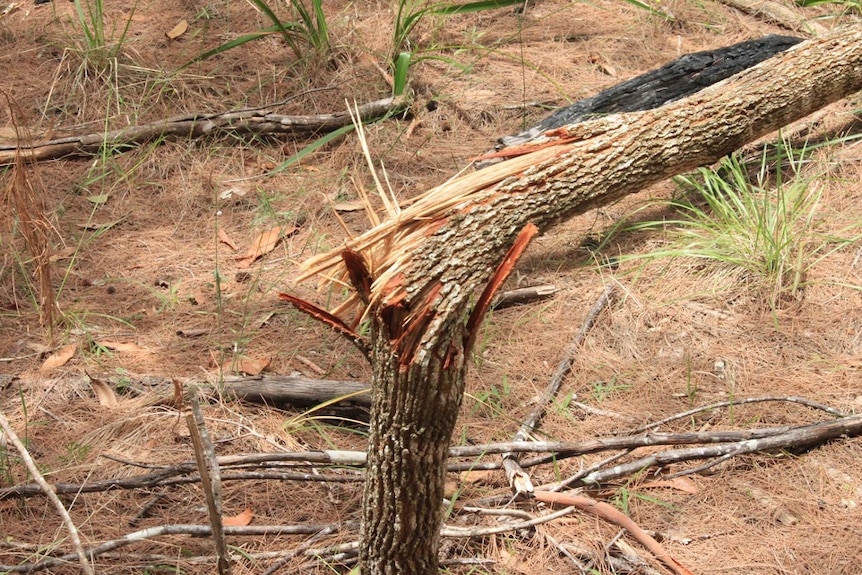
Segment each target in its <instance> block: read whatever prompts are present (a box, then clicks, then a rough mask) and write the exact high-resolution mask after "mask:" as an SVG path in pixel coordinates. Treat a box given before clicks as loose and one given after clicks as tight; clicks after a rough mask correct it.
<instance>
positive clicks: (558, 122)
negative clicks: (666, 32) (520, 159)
mask: <svg viewBox="0 0 862 575" xmlns="http://www.w3.org/2000/svg"><path fill="white" fill-rule="evenodd" d="M799 42H802V40H801V39H800V38H794V37H792V36H778V35H776V34H771V35H769V36H764V37H763V38H758V39H755V40H748V41H746V42H740V43H739V44H734V45H733V46H728V47H726V48H719V49H718V50H708V51H705V52H693V53H691V54H686V55H684V56H681V57H679V58H677V59H676V60H674V61H673V62H669V63H667V64H665V65H664V66H662V67H661V68H658V69H656V70H652V71H650V72H647V73H646V74H641V75H640V76H636V77H635V78H632V79H631V80H626V81H625V82H621V83H619V84H615V85H614V86H611V87H610V88H608V89H607V90H603V91H602V92H599V93H598V94H596V95H595V96H592V97H590V98H585V99H583V100H580V101H578V102H575V103H574V104H572V105H571V106H566V107H565V108H560V109H559V110H557V111H555V112H554V113H553V114H551V115H550V116H548V117H547V118H545V119H544V120H542V121H541V122H539V123H538V124H536V125H535V126H532V127H530V128H528V129H527V130H524V131H523V132H520V133H518V134H514V135H512V136H504V137H502V138H500V140H499V141H498V145H497V149H502V148H505V147H509V146H516V145H520V144H525V143H527V142H529V141H530V140H532V139H534V138H536V137H537V136H540V135H542V134H544V133H545V132H547V131H548V130H553V129H555V128H560V127H562V126H566V125H568V124H576V123H578V122H583V121H584V120H586V119H588V118H590V117H591V116H597V115H601V114H618V113H623V112H638V111H643V110H651V109H653V108H658V107H659V106H663V105H665V104H667V103H669V102H672V101H674V100H679V99H680V98H684V97H685V96H690V95H691V94H694V93H695V92H698V91H700V90H703V89H704V88H706V87H707V86H711V85H713V84H715V83H717V82H720V81H722V80H725V79H727V78H730V77H731V76H733V75H734V74H738V73H739V72H742V71H743V70H746V69H748V68H751V67H752V66H754V65H756V64H759V63H760V62H762V61H764V60H766V59H767V58H771V57H772V56H774V55H776V54H778V53H779V52H783V51H785V50H787V49H788V48H790V47H792V46H795V45H796V44H798V43H799Z"/></svg>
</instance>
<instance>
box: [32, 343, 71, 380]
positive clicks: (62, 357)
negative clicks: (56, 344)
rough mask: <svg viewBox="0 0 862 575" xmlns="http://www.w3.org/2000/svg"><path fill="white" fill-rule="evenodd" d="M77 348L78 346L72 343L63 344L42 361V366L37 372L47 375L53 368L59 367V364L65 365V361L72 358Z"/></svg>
mask: <svg viewBox="0 0 862 575" xmlns="http://www.w3.org/2000/svg"><path fill="white" fill-rule="evenodd" d="M77 350H78V346H77V345H75V344H74V343H72V344H69V345H64V346H63V347H61V348H60V349H58V350H57V351H56V352H54V353H52V354H51V355H49V356H48V359H46V360H45V361H44V363H42V366H41V367H40V368H39V373H40V374H42V375H48V374H49V373H51V371H53V370H54V369H56V368H58V367H60V366H61V365H65V364H66V362H67V361H69V360H70V359H72V356H73V355H75V352H76V351H77Z"/></svg>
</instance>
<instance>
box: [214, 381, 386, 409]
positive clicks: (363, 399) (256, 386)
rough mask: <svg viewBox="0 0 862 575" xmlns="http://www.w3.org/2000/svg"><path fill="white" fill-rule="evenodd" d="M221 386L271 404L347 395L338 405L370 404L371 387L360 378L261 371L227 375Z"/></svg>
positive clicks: (322, 400)
mask: <svg viewBox="0 0 862 575" xmlns="http://www.w3.org/2000/svg"><path fill="white" fill-rule="evenodd" d="M221 388H222V389H223V391H224V392H225V393H226V394H227V395H232V396H235V397H238V398H240V399H245V400H247V401H253V402H256V403H267V404H270V405H284V404H290V405H296V406H301V407H309V406H314V405H320V404H322V403H327V402H332V401H334V400H337V399H338V398H344V399H343V400H341V401H339V402H338V404H339V405H346V406H351V405H354V406H358V407H370V406H371V389H370V388H369V386H368V384H367V383H363V382H360V381H334V380H328V379H309V378H307V377H302V376H293V375H267V374H261V375H256V376H247V377H227V378H225V380H224V382H223V383H222V385H221Z"/></svg>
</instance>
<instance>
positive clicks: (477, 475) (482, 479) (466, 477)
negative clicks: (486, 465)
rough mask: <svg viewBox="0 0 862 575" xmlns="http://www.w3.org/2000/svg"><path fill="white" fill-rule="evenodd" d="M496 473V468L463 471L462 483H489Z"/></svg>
mask: <svg viewBox="0 0 862 575" xmlns="http://www.w3.org/2000/svg"><path fill="white" fill-rule="evenodd" d="M496 474H497V471H496V470H494V469H471V470H470V471H463V472H461V475H460V479H461V483H466V484H476V483H487V482H488V481H490V480H491V479H492V478H493V477H494V476H496Z"/></svg>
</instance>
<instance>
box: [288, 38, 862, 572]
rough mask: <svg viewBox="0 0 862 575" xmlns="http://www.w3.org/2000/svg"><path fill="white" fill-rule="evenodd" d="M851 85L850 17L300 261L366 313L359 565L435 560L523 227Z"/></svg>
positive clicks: (857, 53)
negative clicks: (468, 408)
mask: <svg viewBox="0 0 862 575" xmlns="http://www.w3.org/2000/svg"><path fill="white" fill-rule="evenodd" d="M860 89H862V26H860V25H857V26H855V27H854V28H851V29H844V30H842V31H837V32H833V33H831V34H829V35H827V36H824V37H822V38H819V39H816V40H812V41H808V42H805V43H803V44H800V45H798V46H796V47H794V48H792V49H790V50H788V51H787V52H783V53H782V54H779V55H778V56H776V57H775V58H772V59H770V60H767V61H766V62H764V63H762V64H760V65H758V66H756V67H754V68H752V69H750V70H747V71H745V72H743V73H741V74H738V75H736V76H734V77H732V78H730V79H728V80H726V81H724V82H722V83H720V84H716V85H715V86H713V87H710V88H707V89H705V90H703V91H701V92H698V93H696V94H694V95H692V96H690V97H688V98H686V99H684V100H680V101H678V102H675V103H672V104H669V105H667V106H664V107H662V108H658V109H655V110H649V111H645V112H638V113H631V114H621V115H612V116H607V117H605V118H601V119H598V120H593V121H588V122H584V123H582V124H577V125H571V126H567V127H564V128H561V129H558V130H555V131H554V132H553V133H551V134H548V135H547V137H546V138H544V142H538V143H537V144H536V145H535V146H533V147H531V148H529V149H528V151H529V150H536V151H531V153H528V154H526V155H523V156H520V157H517V158H514V159H511V160H509V161H506V162H504V163H502V164H499V165H497V166H494V167H492V168H488V169H486V170H482V171H479V172H476V173H474V174H469V175H467V176H464V177H461V178H458V179H456V180H453V181H451V182H449V183H447V184H444V185H443V186H440V187H438V188H435V189H434V190H431V191H430V192H428V193H427V194H424V195H423V196H421V197H420V198H418V199H417V200H416V201H414V202H413V203H412V204H411V205H410V207H408V208H406V209H404V210H403V211H402V212H401V213H400V215H399V216H398V217H397V218H394V219H392V220H390V221H388V222H385V223H383V224H381V225H380V226H378V227H376V228H374V229H372V230H370V231H369V232H367V233H366V234H364V235H362V236H359V237H357V238H355V239H352V240H350V241H348V242H347V245H348V246H349V247H348V248H347V249H346V250H344V251H343V252H334V253H330V254H324V255H322V256H319V257H317V258H314V259H312V260H309V261H308V262H306V264H305V269H306V277H307V276H308V275H311V274H316V273H320V272H322V271H326V270H329V272H330V273H332V272H331V268H336V267H337V268H339V269H340V270H341V271H342V272H343V273H344V274H345V275H347V276H349V278H350V279H351V281H352V283H353V285H354V286H355V288H356V289H357V297H356V300H355V303H356V304H357V305H359V306H360V307H363V306H364V307H365V311H366V312H367V313H368V314H369V316H370V317H371V319H372V323H373V327H372V342H371V349H372V360H373V364H374V367H373V369H374V379H373V386H374V397H373V405H372V415H371V436H370V445H369V452H368V476H367V477H368V478H367V480H366V489H365V495H364V500H363V506H364V507H363V516H362V517H363V521H362V542H361V553H360V558H361V562H362V571H363V575H378V574H387V575H396V574H398V575H407V574H410V575H432V574H435V575H436V573H437V556H436V554H437V532H438V529H439V523H440V518H441V513H440V510H441V500H442V496H443V469H444V464H445V458H446V449H447V447H448V441H449V438H450V434H451V431H452V428H453V426H454V423H455V419H456V417H457V412H458V408H459V406H460V402H461V395H462V393H463V388H464V375H465V373H466V369H467V361H466V359H465V358H466V357H467V356H468V354H469V352H470V347H471V343H472V340H473V338H474V337H475V333H476V331H477V330H478V327H479V325H480V323H481V316H482V315H483V314H484V311H485V310H486V309H487V306H486V304H485V302H486V300H487V299H488V298H487V297H486V296H487V295H488V293H489V291H490V292H492V291H493V290H494V288H495V286H498V284H499V283H500V281H499V280H500V279H501V277H502V276H503V275H505V271H506V270H508V269H511V266H512V265H513V261H512V260H513V259H515V258H516V257H517V254H513V253H512V252H511V251H510V252H509V254H508V255H507V250H510V246H512V245H513V244H517V241H520V239H518V240H517V241H516V238H517V237H518V234H519V233H521V232H522V230H525V229H528V228H529V227H530V226H531V225H532V224H535V226H537V227H538V228H539V229H540V230H544V229H547V228H548V227H550V226H551V225H552V224H553V223H554V222H556V221H559V220H561V219H565V218H568V217H571V216H574V215H576V214H580V213H583V212H585V211H587V210H589V209H592V208H595V207H598V206H601V205H604V204H607V203H609V202H612V201H614V200H616V199H618V198H620V197H622V196H624V195H626V194H630V193H632V192H635V191H637V190H640V189H642V188H643V187H645V186H647V185H649V184H651V183H654V182H657V181H660V180H662V179H665V178H667V177H670V176H673V175H675V174H679V173H681V172H684V171H686V170H690V169H692V168H695V167H698V166H702V165H705V164H709V163H712V162H715V161H717V160H718V159H720V158H721V157H722V156H724V155H726V154H729V153H731V152H733V151H734V150H736V149H738V148H740V147H741V146H743V145H744V144H746V143H748V142H750V141H752V140H754V139H756V138H758V137H760V136H762V135H764V134H766V133H768V132H770V131H773V130H775V129H777V128H780V127H781V126H784V125H786V124H788V123H790V122H792V121H794V120H797V119H800V118H802V117H804V116H806V115H808V114H810V113H811V112H813V111H815V110H817V109H819V108H821V107H823V106H825V105H827V104H829V103H831V102H834V101H836V100H838V99H840V98H843V97H846V96H848V95H850V94H852V93H854V92H856V91H858V90H860ZM522 237H523V236H522ZM357 256H358V257H357ZM501 260H505V261H504V263H503V264H500V267H497V268H496V269H497V271H496V272H495V271H494V270H495V267H496V266H497V265H498V262H500V261H501ZM501 270H502V271H501ZM483 286H486V287H485V293H484V294H483V295H482V297H480V298H479V299H478V301H474V294H475V293H476V292H477V291H478V290H479V289H482V288H483ZM360 300H361V303H360ZM471 310H472V312H471ZM468 316H469V319H468ZM342 325H346V324H342ZM338 329H340V330H343V329H344V328H341V327H339V328H338Z"/></svg>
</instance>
